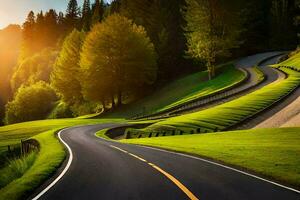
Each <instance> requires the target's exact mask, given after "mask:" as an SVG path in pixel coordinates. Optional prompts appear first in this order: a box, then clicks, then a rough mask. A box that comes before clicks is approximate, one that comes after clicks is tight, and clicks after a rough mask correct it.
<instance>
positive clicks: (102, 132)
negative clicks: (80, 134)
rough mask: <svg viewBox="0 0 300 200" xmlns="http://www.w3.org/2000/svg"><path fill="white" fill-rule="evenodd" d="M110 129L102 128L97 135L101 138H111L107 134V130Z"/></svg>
mask: <svg viewBox="0 0 300 200" xmlns="http://www.w3.org/2000/svg"><path fill="white" fill-rule="evenodd" d="M109 130H110V129H109V128H107V129H102V130H100V131H98V132H97V133H96V134H95V135H96V136H98V137H101V138H104V139H106V140H111V138H109V137H108V136H107V135H106V132H107V131H109Z"/></svg>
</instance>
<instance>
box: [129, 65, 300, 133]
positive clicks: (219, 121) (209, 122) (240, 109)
mask: <svg viewBox="0 0 300 200" xmlns="http://www.w3.org/2000/svg"><path fill="white" fill-rule="evenodd" d="M282 70H283V71H284V72H286V73H287V74H289V77H288V78H287V79H285V80H282V81H280V82H275V83H272V84H270V85H268V86H265V87H263V88H262V89H260V90H257V91H255V92H253V93H250V94H248V95H245V96H243V97H241V98H238V99H236V100H233V101H230V102H228V103H224V104H221V105H219V106H215V107H213V108H210V109H206V110H203V111H199V112H195V113H191V114H185V115H181V116H178V117H173V118H169V119H166V120H164V121H161V122H158V123H154V124H153V125H151V126H148V127H147V128H145V129H141V130H134V129H129V131H130V132H131V137H133V138H135V137H138V136H140V135H141V136H142V137H148V135H149V133H150V132H164V131H167V132H168V133H167V135H170V134H171V133H170V131H173V130H178V131H179V130H180V131H183V132H184V133H186V134H189V133H191V132H192V131H193V132H194V133H196V131H197V132H215V131H221V130H225V129H227V128H229V127H231V126H233V125H236V124H237V123H239V122H241V121H243V120H245V119H247V118H248V117H249V116H252V115H254V114H256V113H258V112H259V111H261V110H263V109H265V108H267V107H269V106H270V105H272V104H273V103H275V102H277V101H278V100H279V99H281V98H282V97H284V96H285V95H287V94H288V93H290V92H291V91H293V90H294V89H295V88H296V87H297V86H298V85H299V83H300V73H298V72H295V71H293V70H290V69H282ZM199 128H200V131H199V130H197V129H199ZM178 131H177V132H176V134H178V133H179V132H178ZM160 136H161V135H160Z"/></svg>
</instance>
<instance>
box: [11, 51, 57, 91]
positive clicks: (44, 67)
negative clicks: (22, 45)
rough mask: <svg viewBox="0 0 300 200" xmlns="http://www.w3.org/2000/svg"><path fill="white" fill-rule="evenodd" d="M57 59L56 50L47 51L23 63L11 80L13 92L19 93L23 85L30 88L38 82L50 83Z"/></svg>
mask: <svg viewBox="0 0 300 200" xmlns="http://www.w3.org/2000/svg"><path fill="white" fill-rule="evenodd" d="M56 57H57V52H56V51H55V50H53V49H45V50H43V51H42V52H40V53H38V54H36V55H34V56H32V57H29V58H27V59H25V60H24V61H23V62H21V63H20V65H19V66H18V67H17V68H16V70H15V72H14V74H13V77H12V80H11V86H12V88H13V90H14V91H17V89H18V88H19V87H21V85H26V86H28V85H30V84H33V83H36V82H38V81H45V82H49V79H50V74H51V72H52V70H53V69H52V68H53V64H54V62H55V59H56Z"/></svg>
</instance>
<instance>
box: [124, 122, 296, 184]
mask: <svg viewBox="0 0 300 200" xmlns="http://www.w3.org/2000/svg"><path fill="white" fill-rule="evenodd" d="M122 142H123V143H128V144H139V145H148V146H154V147H161V148H164V149H169V150H174V151H179V152H184V153H189V154H195V155H198V156H202V157H208V158H210V159H214V160H218V161H221V162H225V163H227V164H230V165H234V166H238V167H242V168H244V169H248V170H251V171H255V172H256V173H258V174H261V175H263V176H266V177H271V178H273V179H275V180H278V181H281V182H283V183H287V184H290V185H293V186H295V187H298V188H300V128H285V129H258V130H247V131H233V132H222V133H209V134H197V135H183V136H171V137H157V138H143V139H129V140H122Z"/></svg>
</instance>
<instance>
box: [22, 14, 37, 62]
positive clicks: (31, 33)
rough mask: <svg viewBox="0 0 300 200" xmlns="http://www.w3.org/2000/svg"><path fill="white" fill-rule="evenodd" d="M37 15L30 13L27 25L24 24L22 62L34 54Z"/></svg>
mask: <svg viewBox="0 0 300 200" xmlns="http://www.w3.org/2000/svg"><path fill="white" fill-rule="evenodd" d="M34 29H35V14H34V12H33V11H30V12H29V14H28V16H27V18H26V21H25V23H24V24H23V31H22V36H23V41H22V53H21V56H20V57H21V60H22V59H24V58H26V57H27V56H30V55H32V54H33V53H34V43H33V41H34V38H35V30H34Z"/></svg>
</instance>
